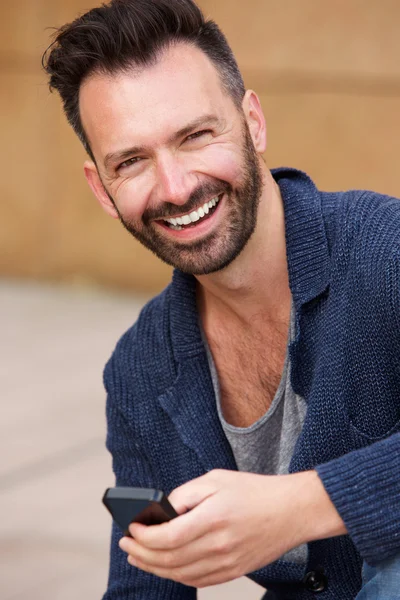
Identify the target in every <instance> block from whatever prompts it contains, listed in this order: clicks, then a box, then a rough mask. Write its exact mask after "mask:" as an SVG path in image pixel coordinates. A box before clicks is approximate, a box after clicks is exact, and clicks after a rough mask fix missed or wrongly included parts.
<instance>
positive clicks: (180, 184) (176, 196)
mask: <svg viewBox="0 0 400 600" xmlns="http://www.w3.org/2000/svg"><path fill="white" fill-rule="evenodd" d="M191 181H192V176H191V175H190V173H189V172H188V170H187V169H186V168H185V164H184V162H183V161H182V159H181V160H180V159H179V158H178V157H176V156H174V155H173V154H170V153H168V154H165V155H163V156H161V157H158V160H157V163H156V185H155V195H156V201H157V202H160V203H161V202H170V203H171V204H176V205H178V206H181V205H183V204H185V202H187V201H188V199H189V196H190V193H191V191H192V189H193V187H194V186H193V182H192V183H191Z"/></svg>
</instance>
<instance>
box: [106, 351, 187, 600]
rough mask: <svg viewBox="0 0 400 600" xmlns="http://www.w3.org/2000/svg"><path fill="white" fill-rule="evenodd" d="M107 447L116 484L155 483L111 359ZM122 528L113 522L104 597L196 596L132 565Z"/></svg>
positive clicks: (153, 599)
mask: <svg viewBox="0 0 400 600" xmlns="http://www.w3.org/2000/svg"><path fill="white" fill-rule="evenodd" d="M104 383H105V386H106V389H107V391H108V396H107V426H108V429H107V448H108V450H109V451H110V453H111V455H112V460H113V470H114V473H115V476H116V485H117V486H134V487H155V486H154V482H153V477H152V473H151V467H150V465H149V464H148V461H147V460H146V457H145V456H143V454H142V452H141V449H140V447H139V444H138V443H137V440H136V439H135V432H134V431H133V429H132V427H131V426H130V425H129V423H128V422H127V421H126V419H125V418H124V415H123V413H122V411H120V410H119V407H118V395H119V393H118V390H119V389H120V388H121V386H123V382H122V381H121V380H120V379H119V378H118V375H116V372H115V368H114V365H113V361H112V360H111V361H110V362H109V363H108V365H107V367H106V370H105V375H104ZM121 537H122V532H121V531H120V530H119V528H118V527H117V526H116V525H115V524H113V528H112V537H111V551H110V570H109V579H108V588H107V591H106V593H105V595H104V596H103V600H195V598H196V589H195V588H191V587H188V586H184V585H182V584H180V583H176V582H174V581H171V580H168V579H162V578H160V577H156V576H155V575H151V574H150V573H145V572H144V571H141V570H140V569H137V568H135V567H132V566H131V565H130V564H129V563H128V562H127V555H126V554H125V552H122V550H120V548H119V546H118V542H119V540H120V539H121Z"/></svg>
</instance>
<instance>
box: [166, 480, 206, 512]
mask: <svg viewBox="0 0 400 600" xmlns="http://www.w3.org/2000/svg"><path fill="white" fill-rule="evenodd" d="M215 492H216V487H215V480H214V478H213V476H211V475H210V473H206V474H205V475H202V476H201V477H197V478H196V479H192V481H188V482H187V483H184V484H183V485H181V486H180V487H178V488H176V489H175V490H173V491H172V492H171V494H170V495H169V496H168V500H169V501H170V503H171V504H172V506H173V507H174V509H175V510H176V512H177V513H178V514H179V515H181V514H183V513H185V512H187V511H188V510H191V509H192V508H194V507H195V506H197V505H198V504H200V502H203V500H205V499H206V498H208V497H209V496H210V495H212V494H214V493H215Z"/></svg>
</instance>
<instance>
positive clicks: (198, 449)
mask: <svg viewBox="0 0 400 600" xmlns="http://www.w3.org/2000/svg"><path fill="white" fill-rule="evenodd" d="M273 176H274V178H275V180H276V181H277V183H278V185H279V186H280V189H281V192H282V196H283V199H284V208H285V223H286V243H287V258H288V266H289V279H290V287H291V291H292V295H293V300H294V305H295V309H296V337H295V339H294V340H293V342H292V343H291V345H290V348H289V351H290V357H291V361H292V374H291V376H292V385H293V389H294V390H295V392H296V393H298V394H300V395H301V396H302V397H303V398H304V399H305V400H306V402H307V405H308V408H307V414H306V417H305V421H304V426H303V430H302V433H301V435H300V437H299V439H298V442H297V444H296V447H295V451H294V455H293V458H292V461H291V464H290V472H297V471H304V470H309V469H314V468H316V469H317V471H318V473H319V476H320V477H321V479H322V481H323V484H324V486H325V488H326V490H327V491H328V493H329V495H330V497H331V499H332V501H333V502H334V504H335V506H336V508H337V510H338V511H339V513H340V515H341V517H342V518H343V520H344V522H345V524H346V526H347V529H348V531H349V535H346V536H340V537H336V538H331V539H326V540H321V541H315V542H311V543H309V544H308V547H309V559H308V564H307V566H306V568H304V567H303V566H301V565H298V564H294V563H286V562H282V561H280V560H278V561H276V562H274V563H273V564H271V565H268V566H266V567H264V568H262V569H260V570H258V571H256V572H254V573H251V574H249V577H250V578H251V579H253V580H254V581H256V582H257V583H259V584H260V585H261V586H263V587H265V588H268V589H271V590H275V591H277V592H279V593H283V594H284V595H285V598H293V599H294V598H296V600H302V599H304V600H305V599H310V598H313V597H314V594H313V593H312V592H310V591H308V590H307V589H306V588H305V586H304V585H303V584H302V580H303V578H304V576H305V575H306V573H307V572H309V571H313V570H315V569H318V568H321V569H323V570H324V572H325V575H326V576H327V579H328V586H327V588H326V590H325V591H324V592H322V593H319V594H317V597H318V598H320V599H321V600H324V599H326V600H328V599H329V600H333V599H335V600H350V599H352V598H354V597H355V595H356V594H357V591H358V590H359V588H360V586H361V564H362V560H366V561H367V562H368V563H370V564H371V565H374V564H376V563H378V562H379V561H380V560H382V559H385V558H387V557H390V556H392V555H394V554H396V553H398V552H399V551H400V452H399V450H400V434H399V432H400V361H399V357H400V328H399V325H400V323H399V320H400V298H399V289H400V287H399V265H400V255H399V249H400V201H399V200H397V199H395V198H391V197H388V196H382V195H378V194H376V193H373V192H366V191H350V192H341V193H325V192H320V191H319V190H318V189H317V188H316V187H315V185H314V183H313V182H312V181H311V180H310V179H309V177H308V176H307V175H305V174H304V173H301V172H299V171H296V170H294V169H278V170H274V171H273ZM104 382H105V387H106V390H107V393H108V399H107V420H108V435H107V447H108V449H109V451H110V452H111V454H112V457H113V468H114V471H115V474H116V482H117V483H116V484H117V485H120V486H122V485H124V486H145V487H154V488H159V489H162V490H164V491H165V492H166V493H169V492H170V491H172V490H173V489H174V488H176V487H177V486H179V485H181V484H183V483H184V482H186V481H188V480H190V479H193V478H195V477H198V476H200V475H202V474H204V473H205V472H207V471H210V470H212V469H215V468H218V469H236V468H237V467H236V464H235V461H234V458H233V455H232V451H231V448H230V446H229V443H228V441H227V439H226V437H225V435H224V433H223V431H222V428H221V424H220V421H219V419H218V415H217V411H216V407H215V397H214V392H213V386H212V381H211V377H210V372H209V368H208V362H207V356H206V351H205V348H204V345H203V342H202V338H201V334H200V330H199V325H198V314H197V310H196V295H195V279H194V278H193V277H192V276H189V275H185V274H183V273H182V272H179V271H176V272H175V273H174V276H173V281H172V283H171V284H170V285H169V286H168V287H167V288H166V289H165V290H164V291H163V292H162V293H161V294H160V295H159V296H158V297H156V298H154V299H153V300H152V301H150V302H149V303H148V304H147V305H146V306H145V307H144V309H143V310H142V312H141V315H140V317H139V319H138V321H137V322H136V324H135V325H133V327H132V328H131V329H129V330H128V331H127V332H126V333H125V335H124V336H123V337H122V338H121V339H120V341H119V343H118V345H117V347H116V349H115V351H114V353H113V355H112V357H111V359H110V361H109V362H108V364H107V365H106V368H105V373H104ZM238 394H240V389H238ZM300 518H301V517H300ZM120 537H121V534H120V532H119V531H118V529H117V528H116V527H115V526H114V528H113V534H112V542H111V562H110V574H109V583H108V590H107V592H106V594H105V596H104V599H103V600H193V599H194V598H196V590H195V589H194V588H191V587H187V586H184V585H182V584H178V583H175V582H172V581H170V580H166V579H161V578H158V577H155V576H153V575H150V574H148V573H144V572H143V571H140V570H138V569H136V568H134V567H132V566H130V565H129V564H128V563H127V562H126V554H125V553H123V552H122V551H121V550H120V549H119V548H118V540H119V538H120Z"/></svg>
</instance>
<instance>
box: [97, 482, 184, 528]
mask: <svg viewBox="0 0 400 600" xmlns="http://www.w3.org/2000/svg"><path fill="white" fill-rule="evenodd" d="M103 504H104V505H105V507H106V508H107V509H108V511H109V512H110V513H111V516H112V518H113V519H114V521H115V522H116V524H117V525H118V526H119V528H120V529H121V530H122V531H123V533H124V535H127V536H130V533H129V529H128V527H129V525H130V524H131V523H132V522H133V521H135V522H137V523H143V524H144V525H158V524H159V523H165V522H166V521H170V520H171V519H174V518H175V517H177V516H178V514H177V513H176V512H175V510H174V508H173V507H172V505H171V504H170V502H169V501H168V498H167V497H166V496H165V494H164V492H161V491H160V490H153V489H149V488H135V487H114V488H108V489H107V490H106V491H105V493H104V496H103Z"/></svg>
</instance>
